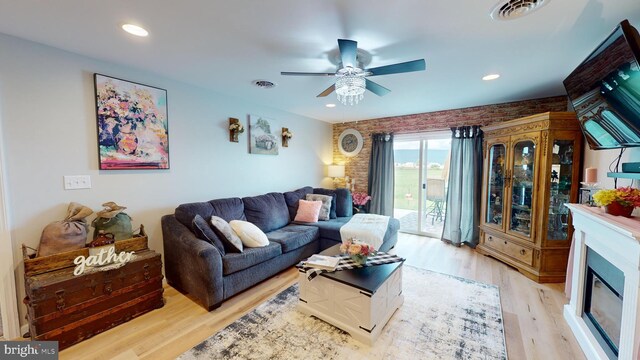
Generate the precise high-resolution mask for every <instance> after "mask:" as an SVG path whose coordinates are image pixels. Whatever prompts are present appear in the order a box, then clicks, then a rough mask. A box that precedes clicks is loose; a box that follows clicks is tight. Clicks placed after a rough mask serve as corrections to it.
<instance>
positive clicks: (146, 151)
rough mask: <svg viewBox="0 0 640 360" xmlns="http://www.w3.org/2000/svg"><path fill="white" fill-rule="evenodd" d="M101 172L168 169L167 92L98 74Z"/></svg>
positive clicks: (97, 98)
mask: <svg viewBox="0 0 640 360" xmlns="http://www.w3.org/2000/svg"><path fill="white" fill-rule="evenodd" d="M94 80H95V90H96V108H97V109H96V113H97V117H98V152H99V156H100V159H99V160H100V170H136V169H168V168H169V123H168V119H167V91H166V90H164V89H159V88H156V87H152V86H147V85H142V84H137V83H133V82H130V81H126V80H121V79H116V78H112V77H109V76H105V75H100V74H95V76H94Z"/></svg>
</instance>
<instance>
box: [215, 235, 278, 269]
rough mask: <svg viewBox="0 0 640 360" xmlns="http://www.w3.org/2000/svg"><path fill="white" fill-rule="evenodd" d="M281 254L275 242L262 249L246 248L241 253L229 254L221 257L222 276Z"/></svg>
mask: <svg viewBox="0 0 640 360" xmlns="http://www.w3.org/2000/svg"><path fill="white" fill-rule="evenodd" d="M281 254H282V249H281V248H280V244H278V243H275V242H270V243H269V245H267V246H264V247H258V248H246V249H244V252H242V253H229V254H226V255H225V256H223V257H222V273H223V274H224V275H229V274H233V273H234V272H237V271H240V270H244V269H246V268H249V267H251V266H254V265H257V264H260V263H263V262H265V261H267V260H270V259H273V258H274V257H276V256H278V255H281Z"/></svg>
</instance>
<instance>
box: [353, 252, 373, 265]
mask: <svg viewBox="0 0 640 360" xmlns="http://www.w3.org/2000/svg"><path fill="white" fill-rule="evenodd" d="M350 257H351V260H353V262H354V263H356V264H357V265H364V264H366V263H367V259H368V258H369V257H368V256H364V255H360V254H358V255H351V256H350Z"/></svg>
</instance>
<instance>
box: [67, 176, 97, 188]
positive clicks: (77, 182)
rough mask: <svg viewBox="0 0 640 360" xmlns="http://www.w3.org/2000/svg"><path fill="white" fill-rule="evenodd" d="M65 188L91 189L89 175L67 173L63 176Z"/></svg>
mask: <svg viewBox="0 0 640 360" xmlns="http://www.w3.org/2000/svg"><path fill="white" fill-rule="evenodd" d="M64 189H65V190H78V189H91V176H89V175H67V176H65V177H64Z"/></svg>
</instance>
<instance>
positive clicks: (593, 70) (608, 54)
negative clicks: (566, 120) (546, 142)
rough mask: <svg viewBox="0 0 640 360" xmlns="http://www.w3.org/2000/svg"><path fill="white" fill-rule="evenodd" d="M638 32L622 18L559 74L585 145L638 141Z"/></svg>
mask: <svg viewBox="0 0 640 360" xmlns="http://www.w3.org/2000/svg"><path fill="white" fill-rule="evenodd" d="M639 63H640V35H638V31H637V30H636V29H635V28H634V27H633V26H631V24H629V21H627V20H624V21H622V22H621V23H620V24H619V25H618V26H617V27H616V29H615V30H614V31H613V33H611V35H609V37H607V39H606V40H604V41H603V42H602V43H601V44H600V45H599V46H598V47H597V48H596V49H595V50H594V51H593V52H592V53H591V54H590V55H589V56H588V57H587V58H586V59H585V60H584V61H583V62H582V63H581V64H580V65H578V67H577V68H576V69H575V70H574V71H573V72H572V73H571V74H570V75H569V76H568V77H567V78H566V79H565V80H564V87H565V89H566V90H567V94H568V95H569V99H570V100H571V103H572V104H573V108H574V110H575V112H576V113H577V115H578V120H579V121H580V126H581V127H582V131H583V133H584V135H585V137H586V139H587V143H588V144H589V147H590V148H591V149H594V150H600V149H618V148H625V147H634V146H640V66H639Z"/></svg>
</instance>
